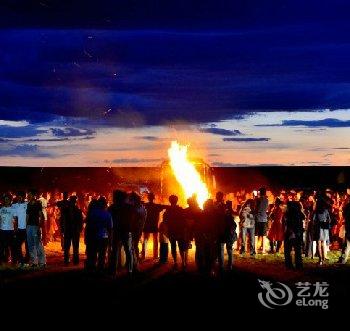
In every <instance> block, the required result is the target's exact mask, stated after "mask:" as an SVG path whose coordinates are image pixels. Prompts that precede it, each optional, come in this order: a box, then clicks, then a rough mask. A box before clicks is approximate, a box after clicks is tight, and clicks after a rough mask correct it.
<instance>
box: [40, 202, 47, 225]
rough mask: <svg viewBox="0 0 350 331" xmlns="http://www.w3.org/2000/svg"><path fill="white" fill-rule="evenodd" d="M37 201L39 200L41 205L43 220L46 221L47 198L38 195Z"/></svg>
mask: <svg viewBox="0 0 350 331" xmlns="http://www.w3.org/2000/svg"><path fill="white" fill-rule="evenodd" d="M39 201H40V202H41V205H42V207H43V214H44V220H45V221H47V210H46V208H47V200H46V199H45V198H44V197H40V198H39Z"/></svg>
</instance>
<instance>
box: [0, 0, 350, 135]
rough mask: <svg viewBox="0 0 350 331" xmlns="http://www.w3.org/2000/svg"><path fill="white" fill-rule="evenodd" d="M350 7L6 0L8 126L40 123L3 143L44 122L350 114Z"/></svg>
mask: <svg viewBox="0 0 350 331" xmlns="http://www.w3.org/2000/svg"><path fill="white" fill-rule="evenodd" d="M72 3H73V4H72ZM349 9H350V4H349V2H348V1H314V0H309V1H297V0H295V1H282V0H280V1H277V0H276V1H273V0H271V1H247V0H241V1H223V0H216V1H184V0H178V1H150V0H142V1H136V0H128V1H126V0H125V1H112V0H109V1H108V0H100V1H67V0H51V1H49V0H41V1H34V0H26V1H24V0H23V1H21V0H15V1H10V0H7V1H3V2H2V4H1V5H0V15H1V17H0V27H1V30H0V120H12V121H21V120H26V121H28V122H29V123H30V124H31V125H33V126H29V127H28V126H25V127H22V128H17V131H16V133H9V131H11V129H10V128H9V127H6V125H5V126H4V125H3V126H2V132H3V134H2V135H0V136H1V137H0V138H11V137H12V138H13V137H20V136H21V135H22V137H23V138H24V137H25V138H28V137H29V136H31V134H30V133H31V132H33V137H35V136H36V135H37V134H40V132H37V131H38V129H37V128H36V127H35V125H37V124H40V123H41V124H43V123H44V124H45V125H46V126H47V127H48V130H51V129H52V128H56V129H57V127H58V129H59V127H60V126H62V127H64V126H65V127H68V131H64V132H65V133H66V134H65V135H66V136H67V135H68V136H69V133H70V132H78V135H79V133H80V132H81V133H84V132H85V131H76V130H80V129H86V128H88V130H90V131H89V132H95V130H97V129H98V128H100V127H143V126H144V125H165V124H168V123H169V122H173V121H186V122H192V123H203V124H205V123H209V122H217V121H219V120H224V119H232V118H234V119H239V118H244V117H245V116H246V115H250V114H252V113H254V112H257V111H259V112H261V111H262V112H269V111H272V110H277V111H281V112H283V111H300V110H307V111H314V110H318V109H325V108H330V109H337V108H343V109H344V108H349V106H350V84H349V77H350V37H349V31H350V23H349V22H350V21H349V19H348V13H349V12H350V11H349ZM272 124H273V123H272ZM51 127H52V128H51ZM237 129H239V128H237ZM74 130H75V131H74ZM11 132H12V131H11ZM21 132H22V133H21ZM50 132H55V131H52V130H51V131H50ZM56 132H57V131H56ZM72 137H74V135H72ZM242 139H243V138H242ZM257 139H259V138H257Z"/></svg>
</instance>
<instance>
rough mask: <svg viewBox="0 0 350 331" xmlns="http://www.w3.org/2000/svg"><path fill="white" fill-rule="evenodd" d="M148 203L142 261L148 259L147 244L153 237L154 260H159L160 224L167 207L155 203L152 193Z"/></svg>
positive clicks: (146, 205) (146, 204)
mask: <svg viewBox="0 0 350 331" xmlns="http://www.w3.org/2000/svg"><path fill="white" fill-rule="evenodd" d="M147 197H148V202H147V203H145V208H146V211H147V217H146V222H145V226H144V229H143V243H142V253H141V255H142V259H145V258H146V250H147V242H148V240H149V238H150V235H152V239H153V259H157V258H158V223H159V216H160V213H161V212H162V211H163V210H164V209H165V206H163V205H160V204H157V203H154V199H155V196H154V194H153V193H152V192H150V193H148V196H147Z"/></svg>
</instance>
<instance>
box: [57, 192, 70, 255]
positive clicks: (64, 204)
mask: <svg viewBox="0 0 350 331" xmlns="http://www.w3.org/2000/svg"><path fill="white" fill-rule="evenodd" d="M56 205H57V207H58V210H59V222H58V224H59V229H60V230H59V231H60V236H61V248H62V250H63V251H64V231H65V229H64V224H65V217H66V216H67V214H68V210H69V205H70V203H69V200H68V192H63V199H62V200H60V201H57V204H56Z"/></svg>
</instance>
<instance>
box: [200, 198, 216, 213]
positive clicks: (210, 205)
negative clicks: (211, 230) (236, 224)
mask: <svg viewBox="0 0 350 331" xmlns="http://www.w3.org/2000/svg"><path fill="white" fill-rule="evenodd" d="M213 208H214V201H213V199H208V200H207V201H206V202H204V205H203V210H204V211H210V210H212V209H213Z"/></svg>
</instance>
